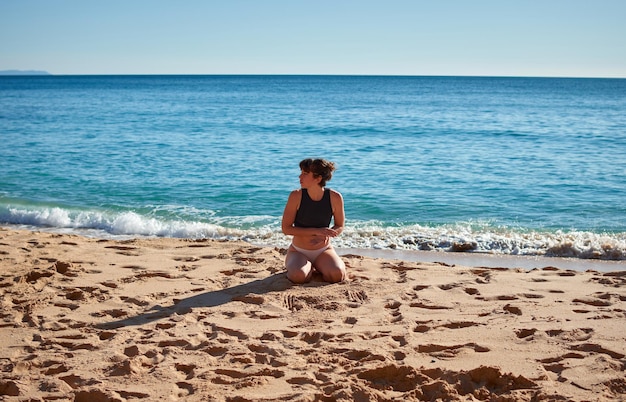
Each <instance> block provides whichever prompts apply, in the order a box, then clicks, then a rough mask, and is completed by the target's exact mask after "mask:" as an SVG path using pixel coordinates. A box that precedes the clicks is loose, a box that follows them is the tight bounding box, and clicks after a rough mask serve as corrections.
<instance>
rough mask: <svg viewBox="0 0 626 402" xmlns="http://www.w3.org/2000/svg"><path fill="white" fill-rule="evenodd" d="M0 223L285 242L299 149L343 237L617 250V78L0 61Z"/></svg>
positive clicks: (620, 211)
mask: <svg viewBox="0 0 626 402" xmlns="http://www.w3.org/2000/svg"><path fill="white" fill-rule="evenodd" d="M0 139H1V140H2V143H1V144H0V224H2V225H17V226H19V227H28V228H33V227H45V228H49V229H53V230H59V231H65V232H76V233H81V234H87V235H92V236H102V237H111V236H136V235H139V236H169V237H192V238H205V237H211V238H233V239H235V238H236V239H245V240H249V241H252V242H256V243H263V244H275V245H281V246H284V245H286V244H288V241H289V239H287V238H285V237H284V236H283V235H282V234H281V233H280V217H281V214H282V209H283V207H284V203H285V201H286V199H287V195H288V193H289V191H291V190H293V189H294V188H296V187H297V186H298V174H299V170H298V162H299V161H300V160H301V159H303V158H305V157H324V158H328V159H331V160H333V161H335V162H336V163H337V165H338V170H337V171H336V173H335V176H334V177H333V179H332V180H331V181H330V182H329V183H328V186H329V187H332V188H335V189H337V190H339V191H340V192H341V193H342V194H343V196H344V199H345V204H346V215H347V218H348V228H347V230H346V231H345V233H344V234H343V235H342V236H341V237H340V238H338V239H336V240H335V244H336V245H338V246H341V247H351V248H376V249H385V248H394V249H421V250H431V249H432V250H445V251H473V252H490V253H501V254H522V255H548V256H561V257H562V256H568V257H570V256H571V257H579V258H600V259H616V260H620V259H626V80H624V79H556V78H470V77H348V76H46V77H35V76H33V77H0Z"/></svg>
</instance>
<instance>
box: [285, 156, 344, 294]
mask: <svg viewBox="0 0 626 402" xmlns="http://www.w3.org/2000/svg"><path fill="white" fill-rule="evenodd" d="M300 170H301V171H302V172H301V173H300V187H301V188H300V189H299V190H294V191H292V192H291V194H289V199H288V200H287V205H285V211H284V212H283V222H282V229H283V233H284V234H286V235H288V236H293V239H292V241H291V245H290V246H289V249H288V251H287V256H286V257H285V267H286V268H287V278H289V280H290V281H292V282H294V283H305V282H308V281H310V280H311V277H312V275H313V271H318V272H319V273H320V274H322V276H323V278H324V280H325V281H327V282H331V283H335V282H341V281H343V280H344V279H346V265H345V264H344V262H343V261H342V260H341V258H339V256H338V255H337V253H336V252H335V249H334V248H333V246H332V245H331V244H330V238H331V237H335V236H338V235H340V234H341V232H342V231H343V226H344V223H345V214H344V209H343V197H342V196H341V194H340V193H338V192H337V191H335V190H331V189H328V188H325V187H324V186H325V185H326V182H327V181H328V180H330V179H331V177H332V173H333V171H334V170H335V164H334V163H333V162H330V161H327V160H324V159H304V160H303V161H302V162H300ZM331 219H332V220H333V221H334V222H333V223H334V226H333V227H332V228H331V227H329V226H330V222H331Z"/></svg>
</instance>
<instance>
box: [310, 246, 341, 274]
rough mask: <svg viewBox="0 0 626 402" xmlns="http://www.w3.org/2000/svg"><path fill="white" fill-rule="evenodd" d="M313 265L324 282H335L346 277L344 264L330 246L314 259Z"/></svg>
mask: <svg viewBox="0 0 626 402" xmlns="http://www.w3.org/2000/svg"><path fill="white" fill-rule="evenodd" d="M314 266H315V269H316V270H317V271H318V272H319V273H321V274H322V276H323V277H324V280H325V281H326V282H330V283H336V282H342V281H344V280H345V279H346V264H345V263H344V262H343V260H342V259H341V257H339V256H338V255H337V252H336V251H335V249H334V248H333V247H332V246H331V247H330V248H328V249H327V250H326V251H324V252H323V253H322V254H320V255H319V256H318V257H317V258H316V259H315V263H314Z"/></svg>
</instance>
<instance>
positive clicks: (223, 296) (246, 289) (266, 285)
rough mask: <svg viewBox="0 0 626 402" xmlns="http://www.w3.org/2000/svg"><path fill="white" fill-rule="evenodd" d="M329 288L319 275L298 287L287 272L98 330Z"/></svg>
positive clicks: (152, 310) (155, 309)
mask: <svg viewBox="0 0 626 402" xmlns="http://www.w3.org/2000/svg"><path fill="white" fill-rule="evenodd" d="M326 284H327V283H326V282H323V281H321V276H320V277H318V276H317V275H314V278H313V280H312V281H311V282H309V283H307V284H305V285H294V284H293V283H292V282H290V281H289V280H288V279H287V277H286V275H285V273H284V272H283V273H279V274H274V275H271V276H269V277H267V278H264V279H257V280H255V281H252V282H248V283H243V284H240V285H236V286H232V287H230V288H225V289H221V290H213V291H210V292H205V293H201V294H197V295H195V296H190V297H188V298H185V299H180V300H175V301H174V304H173V305H171V306H161V305H155V306H153V307H151V308H150V309H149V310H147V311H146V312H144V313H142V314H139V315H136V316H132V317H127V318H124V319H120V320H116V321H110V322H105V323H99V324H96V325H94V326H95V327H96V328H99V329H115V328H121V327H127V326H133V325H143V324H146V323H149V322H152V321H156V320H160V319H162V318H165V317H168V316H171V315H173V314H178V315H182V314H188V313H190V312H191V311H192V309H193V308H197V307H216V306H221V305H222V304H226V303H229V302H231V301H233V299H236V298H239V297H242V296H246V295H250V294H257V295H262V294H266V293H269V292H280V291H284V290H287V289H289V288H291V287H294V286H305V287H319V286H324V285H326Z"/></svg>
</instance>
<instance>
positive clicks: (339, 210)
mask: <svg viewBox="0 0 626 402" xmlns="http://www.w3.org/2000/svg"><path fill="white" fill-rule="evenodd" d="M330 204H331V206H332V208H333V221H334V225H333V230H334V231H335V232H336V234H335V236H339V235H340V234H341V232H343V228H344V226H345V224H346V213H345V211H344V208H343V197H342V196H341V194H340V193H339V192H337V191H333V190H331V193H330Z"/></svg>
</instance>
